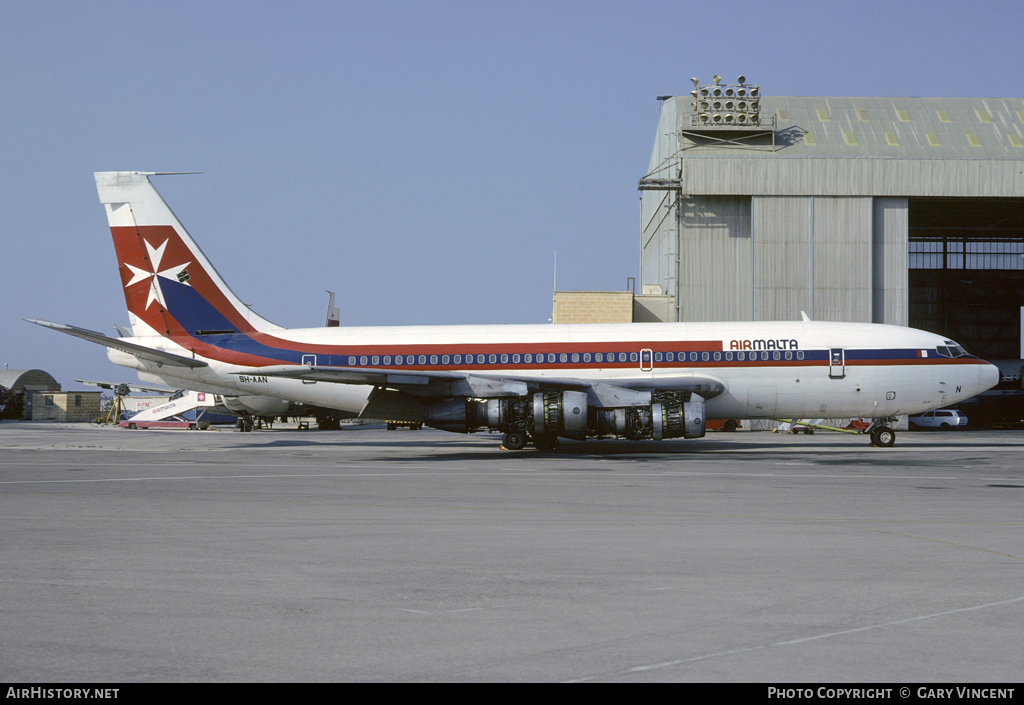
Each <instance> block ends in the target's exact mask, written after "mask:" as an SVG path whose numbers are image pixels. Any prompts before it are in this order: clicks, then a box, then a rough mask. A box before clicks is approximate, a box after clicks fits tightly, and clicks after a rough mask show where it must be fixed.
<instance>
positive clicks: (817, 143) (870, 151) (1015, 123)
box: [662, 96, 1024, 159]
mask: <svg viewBox="0 0 1024 705" xmlns="http://www.w3.org/2000/svg"><path fill="white" fill-rule="evenodd" d="M669 103H674V105H669ZM666 109H667V110H670V111H675V112H677V113H678V115H679V118H680V123H681V124H682V125H684V127H683V129H684V130H685V129H686V127H685V126H686V125H688V124H689V118H690V115H692V114H693V113H692V110H691V108H690V99H689V98H688V97H676V98H674V100H673V101H664V105H663V108H662V110H663V111H665V110H666ZM761 115H762V117H768V116H771V115H775V117H776V120H777V128H776V135H775V138H776V151H774V152H771V153H765V152H764V151H762V149H763V146H764V145H765V143H766V142H767V143H769V144H770V140H761V141H759V142H758V143H757V145H756V146H757V147H761V148H762V149H752V148H741V147H734V146H718V145H717V144H715V145H707V144H706V140H700V139H698V140H695V141H690V143H689V144H687V140H685V139H684V141H683V143H682V144H681V145H680V146H681V147H683V148H684V150H685V152H686V157H696V156H710V155H716V154H726V155H729V156H734V157H735V156H740V155H741V154H742V155H743V156H746V155H749V156H760V157H764V156H771V157H776V158H783V157H808V156H818V157H847V158H849V157H897V158H899V157H911V158H926V159H933V158H934V159H950V158H955V159H1000V158H1009V159H1024V146H1019V145H1024V99H1021V98H843V97H839V98H836V97H829V98H824V97H822V98H814V97H773V96H763V97H762V99H761ZM710 134H714V133H710Z"/></svg>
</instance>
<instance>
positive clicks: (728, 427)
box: [722, 419, 739, 433]
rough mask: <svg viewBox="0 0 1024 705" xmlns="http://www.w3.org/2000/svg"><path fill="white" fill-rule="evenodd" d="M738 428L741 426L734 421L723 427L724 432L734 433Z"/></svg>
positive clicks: (726, 423)
mask: <svg viewBox="0 0 1024 705" xmlns="http://www.w3.org/2000/svg"><path fill="white" fill-rule="evenodd" d="M737 426H739V424H737V423H736V422H735V421H733V420H732V419H729V420H728V421H726V422H725V425H724V426H723V427H722V430H724V431H728V432H729V433H732V432H733V431H735V430H736V428H737Z"/></svg>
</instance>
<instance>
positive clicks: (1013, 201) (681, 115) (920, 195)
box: [638, 77, 1024, 361]
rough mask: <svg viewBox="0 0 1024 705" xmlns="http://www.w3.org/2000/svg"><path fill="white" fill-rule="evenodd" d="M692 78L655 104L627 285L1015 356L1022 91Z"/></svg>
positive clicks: (991, 355)
mask: <svg viewBox="0 0 1024 705" xmlns="http://www.w3.org/2000/svg"><path fill="white" fill-rule="evenodd" d="M717 78H718V77H716V79H717ZM693 81H694V88H695V90H694V91H693V93H692V94H691V95H689V96H663V97H661V98H659V100H661V115H660V119H659V122H658V128H657V133H656V135H655V141H654V149H653V152H652V154H651V160H650V165H649V169H648V173H647V174H646V175H645V176H644V177H643V178H642V179H640V182H639V188H640V191H641V241H640V265H641V266H640V282H639V283H640V287H638V288H641V289H642V291H643V292H644V293H645V294H658V293H660V294H663V295H664V296H665V297H666V301H667V302H669V304H668V305H666V306H665V307H664V308H661V307H657V310H663V311H665V318H666V319H667V320H676V321H731V320H796V319H799V318H800V314H801V311H804V312H806V313H807V314H808V315H809V316H810V317H811V318H813V319H816V320H835V321H840V320H842V321H865V322H875V323H890V324H895V325H909V326H911V327H914V328H921V329H924V330H928V331H932V332H935V333H940V334H943V335H946V336H948V337H950V338H951V339H953V340H956V341H957V342H959V343H961V344H962V345H964V346H966V347H967V349H968V350H969V351H970V352H972V353H974V354H976V355H979V356H980V357H984V358H986V359H989V360H1014V361H1019V360H1020V359H1021V358H1022V357H1024V353H1022V347H1024V341H1022V333H1021V323H1022V317H1024V313H1022V312H1024V100H1022V99H1019V98H1014V99H1006V98H991V99H975V98H826V97H771V96H763V95H761V92H760V87H759V86H753V85H750V84H748V83H746V82H745V79H743V77H740V79H739V80H738V81H737V83H735V84H723V83H721V82H720V81H716V82H715V83H709V84H706V85H701V84H700V83H699V82H698V81H697V80H696V79H694V80H693Z"/></svg>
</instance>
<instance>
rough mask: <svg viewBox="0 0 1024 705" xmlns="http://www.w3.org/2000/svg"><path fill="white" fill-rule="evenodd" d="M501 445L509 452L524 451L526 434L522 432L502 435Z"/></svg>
mask: <svg viewBox="0 0 1024 705" xmlns="http://www.w3.org/2000/svg"><path fill="white" fill-rule="evenodd" d="M501 445H502V446H504V447H505V448H508V449H509V450H522V449H523V448H525V447H526V434H525V433H523V432H522V431H509V432H508V433H505V434H503V435H502V437H501Z"/></svg>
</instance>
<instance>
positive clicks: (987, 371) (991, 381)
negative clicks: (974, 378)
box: [978, 363, 1000, 392]
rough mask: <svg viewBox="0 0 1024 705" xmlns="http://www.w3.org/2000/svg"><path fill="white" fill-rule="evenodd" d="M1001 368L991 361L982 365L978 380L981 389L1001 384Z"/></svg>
mask: <svg viewBox="0 0 1024 705" xmlns="http://www.w3.org/2000/svg"><path fill="white" fill-rule="evenodd" d="M999 377H1000V374H999V368H998V367H996V366H995V365H993V364H991V363H986V364H984V365H982V366H981V370H980V371H979V372H978V382H979V383H980V385H981V391H982V392H984V391H985V390H986V389H992V387H994V386H996V385H997V384H999Z"/></svg>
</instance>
